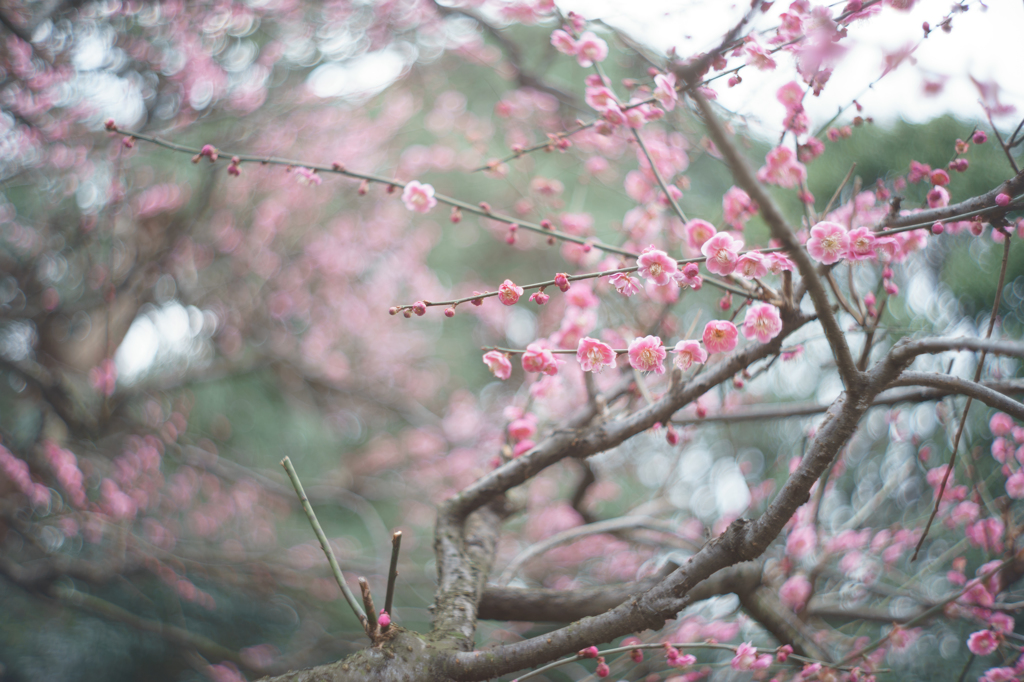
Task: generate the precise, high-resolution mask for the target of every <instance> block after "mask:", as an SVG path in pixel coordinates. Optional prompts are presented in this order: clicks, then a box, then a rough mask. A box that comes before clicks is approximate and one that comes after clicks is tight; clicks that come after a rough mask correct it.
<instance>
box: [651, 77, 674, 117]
mask: <svg viewBox="0 0 1024 682" xmlns="http://www.w3.org/2000/svg"><path fill="white" fill-rule="evenodd" d="M654 99H656V100H658V103H659V104H661V106H662V107H664V108H665V111H672V110H673V109H675V108H676V101H678V99H679V95H678V94H677V93H676V75H675V74H674V73H667V74H666V73H659V74H657V75H656V76H655V77H654Z"/></svg>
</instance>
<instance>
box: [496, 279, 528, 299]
mask: <svg viewBox="0 0 1024 682" xmlns="http://www.w3.org/2000/svg"><path fill="white" fill-rule="evenodd" d="M522 295H523V288H522V287H517V286H516V285H515V282H513V281H512V280H510V279H506V280H505V281H504V282H502V283H501V286H500V287H498V300H499V301H501V302H502V303H504V304H505V305H515V304H516V302H517V301H518V300H519V297H520V296H522Z"/></svg>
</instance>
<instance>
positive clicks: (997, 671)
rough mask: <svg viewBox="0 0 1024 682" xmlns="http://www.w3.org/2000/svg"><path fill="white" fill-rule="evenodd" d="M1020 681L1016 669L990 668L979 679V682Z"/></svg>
mask: <svg viewBox="0 0 1024 682" xmlns="http://www.w3.org/2000/svg"><path fill="white" fill-rule="evenodd" d="M1019 679H1020V676H1019V673H1018V671H1017V669H1016V668H1008V667H1005V666H1003V667H1000V668H989V669H988V670H986V671H985V674H984V675H982V676H981V677H979V678H978V682H1017V680H1019Z"/></svg>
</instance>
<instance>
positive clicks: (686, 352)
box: [672, 340, 708, 372]
mask: <svg viewBox="0 0 1024 682" xmlns="http://www.w3.org/2000/svg"><path fill="white" fill-rule="evenodd" d="M673 352H674V353H675V354H676V357H675V359H674V360H673V361H672V362H673V363H674V364H675V366H676V367H678V368H679V369H681V370H683V371H684V372H685V371H686V370H688V369H690V366H691V365H693V364H695V363H696V364H698V365H703V364H704V363H705V362H706V361H707V359H708V353H707V351H706V350H704V349H703V348H701V347H700V342H699V341H691V340H684V341H680V342H679V343H677V344H676V347H675V348H674V349H673Z"/></svg>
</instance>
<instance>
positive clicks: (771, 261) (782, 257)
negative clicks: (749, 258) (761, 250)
mask: <svg viewBox="0 0 1024 682" xmlns="http://www.w3.org/2000/svg"><path fill="white" fill-rule="evenodd" d="M765 258H766V259H767V263H768V272H770V273H772V274H773V275H778V274H779V273H781V272H782V271H783V270H788V271H789V272H794V271H795V270H796V263H794V262H793V261H792V260H790V258H789V256H787V255H786V254H784V253H780V252H778V251H774V252H772V253H769V254H768V255H767V256H766V257H765Z"/></svg>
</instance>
